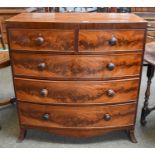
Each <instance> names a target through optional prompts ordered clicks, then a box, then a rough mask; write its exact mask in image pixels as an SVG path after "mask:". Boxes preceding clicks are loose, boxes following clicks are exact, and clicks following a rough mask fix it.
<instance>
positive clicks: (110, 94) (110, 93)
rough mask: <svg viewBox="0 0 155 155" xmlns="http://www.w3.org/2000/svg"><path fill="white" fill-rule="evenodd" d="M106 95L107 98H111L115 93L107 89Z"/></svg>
mask: <svg viewBox="0 0 155 155" xmlns="http://www.w3.org/2000/svg"><path fill="white" fill-rule="evenodd" d="M107 95H108V96H109V97H113V96H115V92H114V90H112V89H109V90H108V91H107Z"/></svg>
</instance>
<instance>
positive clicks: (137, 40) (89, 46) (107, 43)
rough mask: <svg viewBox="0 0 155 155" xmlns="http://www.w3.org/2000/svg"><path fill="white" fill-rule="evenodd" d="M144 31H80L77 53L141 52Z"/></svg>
mask: <svg viewBox="0 0 155 155" xmlns="http://www.w3.org/2000/svg"><path fill="white" fill-rule="evenodd" d="M144 33H145V31H144V30H80V32H79V42H78V46H79V51H80V52H95V51H96V52H97V51H106V50H109V51H110V50H142V49H143V44H144Z"/></svg>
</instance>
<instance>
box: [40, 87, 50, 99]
mask: <svg viewBox="0 0 155 155" xmlns="http://www.w3.org/2000/svg"><path fill="white" fill-rule="evenodd" d="M40 95H41V96H43V97H46V96H47V95H48V90H47V89H42V90H41V91H40Z"/></svg>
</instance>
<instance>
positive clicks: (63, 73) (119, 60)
mask: <svg viewBox="0 0 155 155" xmlns="http://www.w3.org/2000/svg"><path fill="white" fill-rule="evenodd" d="M12 58H13V69H14V74H15V75H16V76H19V77H20V76H21V77H22V76H25V77H32V78H42V79H53V80H54V79H55V80H58V79H60V80H65V79H66V80H67V79H87V80H89V79H91V78H92V79H93V78H94V79H95V80H100V79H102V80H106V79H107V80H108V79H111V78H121V77H124V78H125V77H132V76H133V77H134V76H138V75H139V72H140V64H141V53H138V52H137V53H131V54H108V55H78V56H77V55H50V54H27V53H23V52H20V53H19V52H13V53H12ZM25 58H26V59H25ZM126 60H128V61H126ZM29 62H31V63H29ZM110 65H113V68H110Z"/></svg>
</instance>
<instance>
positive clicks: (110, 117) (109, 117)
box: [103, 114, 112, 121]
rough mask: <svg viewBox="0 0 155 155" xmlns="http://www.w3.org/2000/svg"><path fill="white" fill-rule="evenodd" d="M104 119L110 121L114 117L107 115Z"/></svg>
mask: <svg viewBox="0 0 155 155" xmlns="http://www.w3.org/2000/svg"><path fill="white" fill-rule="evenodd" d="M103 118H104V120H105V121H110V120H111V119H112V116H111V115H110V114H105V115H104V117H103Z"/></svg>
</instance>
